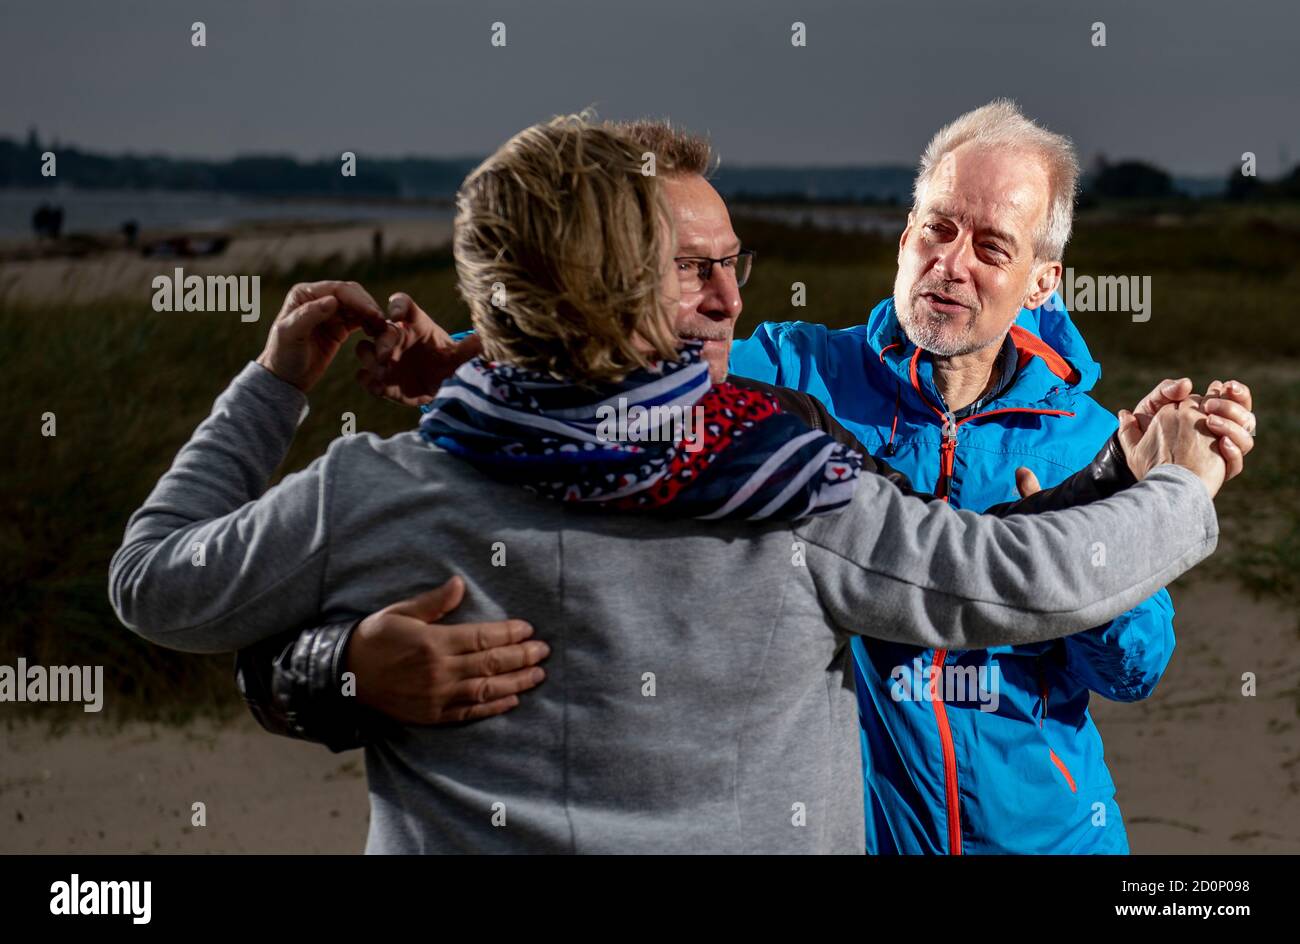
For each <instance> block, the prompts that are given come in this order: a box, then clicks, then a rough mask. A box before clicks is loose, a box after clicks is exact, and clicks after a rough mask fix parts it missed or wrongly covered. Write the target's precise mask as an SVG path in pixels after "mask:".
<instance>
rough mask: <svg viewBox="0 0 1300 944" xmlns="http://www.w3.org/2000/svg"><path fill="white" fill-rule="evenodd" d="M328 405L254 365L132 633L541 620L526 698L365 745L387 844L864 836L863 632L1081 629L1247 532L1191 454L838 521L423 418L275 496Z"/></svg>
mask: <svg viewBox="0 0 1300 944" xmlns="http://www.w3.org/2000/svg"><path fill="white" fill-rule="evenodd" d="M305 410H306V399H305V397H304V396H303V395H302V394H301V393H300V392H299V391H298V390H296V389H295V388H294V387H292V386H290V385H288V384H286V383H284V382H282V381H280V380H279V379H277V378H276V377H275V376H274V375H272V374H271V373H270V372H268V371H266V370H265V369H263V368H262V367H260V366H258V365H256V364H249V365H248V366H247V367H246V368H245V369H244V370H243V372H242V373H240V374H239V376H238V377H236V378H235V380H234V381H233V382H232V383H231V385H230V387H229V388H228V389H227V390H226V391H225V392H224V393H223V394H222V395H221V396H220V397H219V398H218V399H217V401H216V403H215V404H214V406H213V410H212V414H211V415H210V416H209V417H208V418H207V419H206V420H205V421H204V422H203V423H202V425H200V426H199V428H198V430H197V431H196V432H195V433H194V436H193V438H192V439H191V440H190V442H189V443H188V444H187V445H186V446H185V447H184V448H183V449H182V450H181V451H180V453H179V454H178V455H177V456H176V459H175V461H174V462H173V463H172V467H171V469H170V470H169V471H168V472H167V473H166V475H164V476H163V478H162V479H161V480H160V481H159V482H158V485H157V487H155V488H154V490H153V492H152V493H151V494H150V495H149V497H148V499H147V500H146V501H145V503H144V505H143V507H141V508H140V509H139V510H138V511H137V512H136V513H135V514H134V515H132V517H131V519H130V521H129V523H128V524H127V529H126V535H125V537H124V539H123V542H122V547H121V548H120V549H119V550H118V552H117V553H116V554H115V555H114V557H113V562H112V566H111V572H110V575H109V592H110V596H111V598H112V602H113V606H114V608H115V609H116V611H117V613H118V615H119V617H120V618H121V619H122V622H123V623H125V624H126V625H127V626H129V627H131V628H132V629H133V630H135V631H136V632H138V633H139V634H140V635H142V636H144V637H145V638H147V639H149V640H152V641H153V642H156V643H159V644H160V645H164V646H168V647H170V648H174V649H181V650H185V651H191V652H226V651H232V650H235V649H239V648H241V647H244V646H248V645H250V644H251V643H254V642H257V641H258V640H260V639H263V638H265V637H267V636H271V635H273V634H275V633H278V632H282V631H284V630H287V629H292V628H295V627H306V626H308V625H316V624H319V623H321V622H332V621H339V622H342V621H351V620H354V619H356V618H358V617H361V616H364V615H366V614H368V613H371V612H373V611H375V610H378V609H380V608H382V607H384V606H386V605H388V604H389V603H392V602H394V601H395V600H398V599H401V598H403V597H407V596H411V595H414V594H416V593H418V592H420V591H423V590H427V589H429V588H430V587H433V586H435V585H437V584H439V583H441V582H442V581H444V580H446V579H447V578H448V577H450V576H452V575H453V574H461V575H462V576H463V577H464V578H465V581H466V584H467V590H468V592H467V594H466V598H465V602H464V604H463V605H462V606H461V607H460V609H459V610H457V611H456V613H455V614H454V619H455V621H457V622H460V621H471V620H475V621H477V620H497V619H504V618H507V617H519V618H523V619H527V620H529V621H530V622H531V623H532V624H533V625H534V626H535V627H536V638H538V639H543V640H546V641H547V642H548V643H549V644H550V645H551V647H552V654H551V656H550V658H549V659H548V661H547V662H546V670H547V678H546V681H545V682H543V683H542V685H541V686H539V687H538V688H537V689H536V690H535V691H532V692H529V693H528V694H527V695H526V696H525V697H524V698H523V699H522V700H521V704H520V705H519V707H517V708H516V709H514V710H513V711H510V712H508V713H507V714H505V715H502V716H499V717H495V718H491V719H488V720H485V721H481V722H477V723H472V724H467V725H460V726H442V727H418V726H406V725H401V724H397V723H395V722H394V723H389V724H388V725H387V726H386V727H385V728H383V729H382V730H381V731H380V732H379V733H378V736H377V737H376V738H375V740H374V742H373V743H372V744H371V746H369V747H368V748H367V749H366V767H367V773H368V777H369V786H370V803H371V818H370V834H369V839H368V842H367V851H369V852H452V851H466V852H468V851H474V852H500V851H529V852H532V851H537V852H568V851H578V852H843V853H860V852H861V850H862V836H863V814H862V769H861V759H860V754H859V750H860V748H859V739H858V734H857V709H856V703H855V699H854V694H853V690H852V674H851V670H849V669H848V665H849V663H848V661H847V660H848V646H847V641H848V638H849V634H851V633H863V634H866V635H870V636H874V637H876V638H879V639H887V640H893V641H897V642H903V643H910V644H912V645H916V646H924V647H927V648H929V647H935V648H950V649H982V648H987V647H990V646H997V645H1013V644H1017V643H1031V642H1037V641H1040V640H1044V639H1050V638H1053V637H1057V636H1062V635H1066V634H1069V633H1073V632H1077V631H1079V630H1083V629H1087V628H1089V627H1092V626H1098V625H1101V624H1103V623H1105V622H1107V621H1108V620H1110V619H1112V618H1114V617H1115V616H1118V615H1119V614H1120V613H1123V612H1124V611H1125V610H1128V609H1130V608H1131V607H1133V606H1135V605H1136V604H1138V603H1139V602H1141V601H1142V600H1144V599H1146V598H1147V597H1148V596H1150V595H1151V594H1152V593H1154V592H1155V591H1156V590H1157V589H1158V588H1160V587H1161V586H1163V585H1164V584H1166V583H1168V582H1169V581H1171V580H1173V579H1174V578H1175V577H1177V576H1178V575H1179V574H1181V573H1183V572H1184V571H1185V570H1187V569H1188V568H1189V567H1191V566H1192V565H1194V564H1196V563H1197V562H1198V561H1200V560H1202V559H1203V558H1205V557H1206V556H1208V555H1209V554H1210V553H1211V551H1212V550H1213V549H1214V546H1215V542H1216V540H1217V535H1218V525H1217V520H1216V518H1215V513H1214V506H1213V504H1212V503H1211V501H1210V499H1209V497H1208V494H1207V493H1206V490H1205V488H1204V486H1203V485H1202V484H1201V483H1200V481H1199V480H1198V479H1197V478H1196V477H1195V476H1194V475H1193V474H1192V473H1190V472H1188V471H1186V470H1185V469H1181V468H1178V467H1176V466H1162V467H1160V468H1158V469H1156V470H1155V471H1154V472H1152V473H1151V474H1150V475H1149V476H1148V477H1147V478H1146V480H1145V481H1143V482H1141V483H1139V484H1138V485H1136V486H1135V487H1133V488H1131V489H1128V490H1127V491H1125V492H1122V493H1121V494H1119V495H1116V496H1115V497H1113V498H1110V499H1107V500H1106V501H1103V502H1097V503H1095V504H1092V505H1089V506H1086V507H1084V508H1079V509H1071V510H1068V511H1057V512H1051V513H1048V514H1044V515H1039V516H1013V517H1011V518H1006V519H996V518H989V517H982V516H980V515H976V514H973V513H971V512H967V511H958V510H955V509H953V508H952V507H950V506H948V505H946V504H943V503H942V502H930V503H926V502H922V501H920V500H918V499H915V498H908V497H905V496H904V495H902V494H901V493H900V492H898V491H897V490H896V489H895V488H894V487H893V486H892V485H891V484H890V483H888V482H887V481H886V480H884V479H883V478H880V477H878V476H867V477H865V478H864V479H863V480H862V481H861V482H860V483H859V485H858V488H857V492H856V497H855V498H854V500H853V502H852V503H851V505H850V506H849V507H847V508H846V509H845V510H843V511H842V512H840V513H838V514H836V515H832V516H829V517H825V518H813V519H805V520H801V521H794V522H771V523H764V524H757V523H743V522H718V523H706V522H701V521H691V520H685V521H684V520H665V519H654V518H648V517H644V516H631V515H627V516H620V515H613V514H610V515H594V514H581V513H574V512H572V511H569V510H566V509H564V508H562V507H561V506H559V505H557V504H553V503H550V502H547V501H545V500H543V499H540V498H534V497H532V496H530V495H528V494H527V493H525V492H524V491H523V490H522V489H519V488H517V487H514V486H507V485H503V484H498V483H495V482H492V481H491V480H489V479H487V478H485V477H483V476H482V475H480V474H479V473H478V472H476V471H475V470H474V469H473V468H472V467H471V466H469V465H467V464H465V463H463V462H462V461H460V460H459V459H456V458H455V457H453V456H451V455H450V454H448V453H445V452H442V451H439V450H437V449H435V448H433V447H431V446H430V445H428V444H427V443H425V442H424V441H423V440H421V439H420V437H419V436H418V434H416V433H415V432H410V433H403V434H400V435H398V436H394V437H392V438H391V439H380V438H378V437H376V436H374V435H371V434H357V435H353V436H347V437H343V438H341V439H338V440H336V441H335V442H334V443H332V444H331V445H330V447H329V449H328V450H327V452H326V454H325V455H324V456H322V457H321V458H319V459H317V460H316V461H315V462H313V463H312V464H311V465H310V466H309V467H308V468H307V469H305V470H303V471H301V472H297V473H293V474H291V475H288V476H286V477H285V478H284V479H283V480H282V481H280V482H279V483H278V484H277V485H276V486H275V487H274V488H272V489H270V490H267V483H268V481H269V479H270V477H271V475H272V473H273V472H274V470H275V469H276V467H277V466H278V465H279V463H280V462H281V461H282V460H283V458H284V456H285V453H286V451H287V449H288V447H289V444H290V441H291V440H292V438H293V435H294V431H295V429H296V427H297V424H298V423H299V421H300V419H301V417H302V416H303V415H305ZM1098 544H1101V545H1104V546H1105V549H1106V551H1105V555H1104V560H1105V564H1104V566H1094V565H1093V561H1094V560H1100V559H1102V556H1101V555H1098V554H1097V553H1096V545H1098ZM200 564H201V565H200Z"/></svg>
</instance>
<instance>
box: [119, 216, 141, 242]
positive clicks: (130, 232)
mask: <svg viewBox="0 0 1300 944" xmlns="http://www.w3.org/2000/svg"><path fill="white" fill-rule="evenodd" d="M139 235H140V224H139V223H137V222H136V221H135V220H127V221H126V222H125V223H123V224H122V238H123V239H125V240H126V244H127V246H128V247H130V246H134V245H135V240H136V237H137V236H139Z"/></svg>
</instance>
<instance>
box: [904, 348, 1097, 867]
mask: <svg viewBox="0 0 1300 944" xmlns="http://www.w3.org/2000/svg"><path fill="white" fill-rule="evenodd" d="M883 356H884V355H883V353H882V355H881V357H882V360H883ZM920 356H921V348H919V347H918V348H917V349H916V353H914V354H913V355H912V363H911V365H910V368H909V373H910V375H911V380H912V387H913V389H915V390H916V392H917V395H918V396H920V398H921V400H922V401H923V402H924V403H925V405H926V406H928V407H929V408H930V409H932V410H934V412H935V415H936V416H938V417H939V419H940V421H942V423H943V442H942V443H940V445H939V481H938V484H937V485H936V486H935V489H934V494H935V495H936V496H937V497H939V498H942V499H943V500H944V501H951V499H952V495H951V490H952V474H953V467H954V466H955V465H956V461H957V427H958V426H961V425H962V424H963V423H968V422H970V421H971V420H978V419H983V418H984V417H986V416H997V415H998V414H999V413H1036V414H1038V415H1040V416H1074V414H1073V413H1072V412H1070V411H1069V410H1043V409H1037V408H1033V407H1018V406H1007V407H999V408H998V409H996V410H988V411H986V412H984V413H972V414H971V415H970V416H964V417H962V418H961V419H957V418H955V417H954V416H953V415H952V414H951V413H945V412H944V411H943V410H941V409H939V408H938V407H937V406H935V405H934V404H933V403H931V402H930V399H929V397H927V396H926V395H925V391H923V390H922V389H921V382H920V378H919V377H918V376H917V373H916V364H917V361H918V359H919V358H920ZM947 658H948V650H947V649H936V650H935V653H934V663H933V664H934V667H935V669H934V673H933V676H932V678H931V688H930V703H931V704H932V705H934V720H935V724H936V725H937V726H938V728H939V745H940V747H941V749H942V752H943V795H944V806H945V812H946V814H947V821H948V854H949V855H961V854H962V842H961V794H960V791H959V789H958V782H957V747H956V744H955V743H954V742H953V739H952V726H951V725H949V724H948V706H947V705H946V704H944V701H943V689H942V688H941V676H942V675H943V664H944V662H945V661H946V660H947ZM1053 759H1054V760H1055V759H1056V758H1055V755H1053ZM1057 764H1058V766H1061V767H1062V768H1064V765H1063V764H1060V762H1059V760H1057ZM1065 775H1066V777H1067V779H1069V778H1070V775H1069V773H1068V771H1067V772H1065ZM1071 782H1073V781H1072V780H1071Z"/></svg>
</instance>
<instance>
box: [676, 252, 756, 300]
mask: <svg viewBox="0 0 1300 944" xmlns="http://www.w3.org/2000/svg"><path fill="white" fill-rule="evenodd" d="M754 256H755V252H754V250H752V249H742V250H740V252H738V253H736V254H735V255H734V256H724V257H722V258H721V259H710V258H708V257H707V256H677V257H676V258H674V259H673V262H674V263H675V264H676V265H677V278H678V281H680V282H681V286H682V291H683V292H698V291H700V289H702V288H704V286H705V285H706V284H707V283H708V281H709V279H710V278H712V277H713V267H714V266H715V265H720V266H722V270H723V271H724V272H726V273H729V274H730V275H731V276H733V277H734V278H735V280H736V288H740V287H741V286H742V285H744V284H745V283H746V282H748V281H749V272H750V270H751V269H752V268H753V267H754Z"/></svg>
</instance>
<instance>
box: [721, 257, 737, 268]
mask: <svg viewBox="0 0 1300 944" xmlns="http://www.w3.org/2000/svg"><path fill="white" fill-rule="evenodd" d="M722 264H723V266H724V267H726V268H728V269H734V268H735V267H736V260H735V259H734V258H731V259H724V260H723V261H722Z"/></svg>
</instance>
